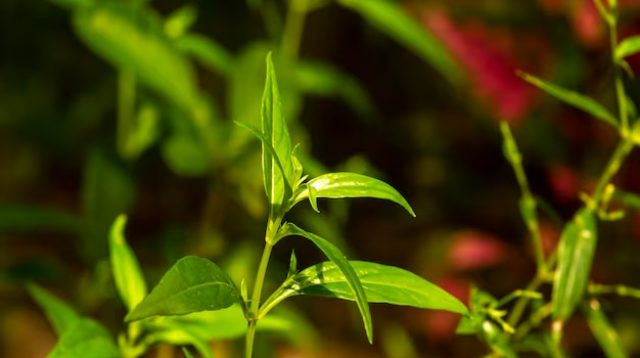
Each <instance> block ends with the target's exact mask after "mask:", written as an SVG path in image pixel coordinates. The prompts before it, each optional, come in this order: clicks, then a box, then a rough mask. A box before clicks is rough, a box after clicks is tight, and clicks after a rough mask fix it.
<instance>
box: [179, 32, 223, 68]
mask: <svg viewBox="0 0 640 358" xmlns="http://www.w3.org/2000/svg"><path fill="white" fill-rule="evenodd" d="M175 44H176V47H177V48H178V49H180V50H181V51H182V52H183V53H184V54H186V55H187V56H190V57H192V58H194V59H196V60H197V61H198V62H200V63H201V64H202V65H204V66H205V67H207V68H208V69H209V70H211V71H213V72H217V73H221V74H223V75H228V74H229V72H230V71H231V66H232V64H233V63H232V61H233V58H232V56H231V54H229V53H228V52H227V50H226V49H225V48H223V47H222V46H220V45H219V44H217V43H215V42H214V41H213V40H211V39H209V38H207V37H205V36H202V35H198V34H186V35H183V36H181V37H180V38H178V39H176V41H175Z"/></svg>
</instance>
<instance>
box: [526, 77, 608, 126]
mask: <svg viewBox="0 0 640 358" xmlns="http://www.w3.org/2000/svg"><path fill="white" fill-rule="evenodd" d="M519 75H520V76H521V77H522V78H523V79H524V80H525V81H527V82H529V83H530V84H532V85H534V86H536V87H538V88H539V89H541V90H543V91H544V92H547V93H548V94H550V95H551V96H553V97H555V98H557V99H559V100H560V101H562V102H564V103H566V104H568V105H570V106H573V107H575V108H578V109H580V110H582V111H584V112H586V113H589V114H590V115H592V116H594V117H595V118H597V119H600V120H601V121H603V122H605V123H607V124H610V125H612V126H613V127H614V128H617V127H618V121H617V120H616V117H614V116H613V115H612V114H611V113H610V112H609V111H608V110H607V109H606V108H604V106H603V105H601V104H600V103H598V102H596V101H595V100H593V99H591V98H589V97H587V96H584V95H582V94H580V93H577V92H574V91H571V90H568V89H565V88H562V87H560V86H557V85H554V84H552V83H549V82H546V81H544V80H542V79H540V78H538V77H535V76H533V75H530V74H528V73H524V72H520V73H519Z"/></svg>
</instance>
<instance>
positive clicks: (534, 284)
mask: <svg viewBox="0 0 640 358" xmlns="http://www.w3.org/2000/svg"><path fill="white" fill-rule="evenodd" d="M546 281H547V276H546V274H545V273H543V272H541V271H538V274H537V275H536V277H534V278H533V280H531V282H530V283H529V285H527V288H525V289H524V291H537V290H538V288H540V286H542V284H543V283H545V282H546ZM530 301H531V298H530V297H527V296H522V297H520V298H519V299H518V300H517V301H516V303H515V305H514V306H513V309H512V310H511V313H509V318H508V319H507V323H509V325H511V326H512V327H515V326H517V324H518V321H520V318H521V317H522V315H523V314H524V310H525V309H526V308H527V305H528V304H529V302H530Z"/></svg>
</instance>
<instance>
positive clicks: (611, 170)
mask: <svg viewBox="0 0 640 358" xmlns="http://www.w3.org/2000/svg"><path fill="white" fill-rule="evenodd" d="M631 149H633V142H632V140H631V138H630V137H629V136H623V139H622V141H621V142H620V143H618V146H617V147H616V150H615V152H614V153H613V155H612V156H611V159H609V163H608V164H607V167H606V168H605V170H604V172H603V173H602V175H601V176H600V179H598V184H597V185H596V189H595V191H594V192H593V196H592V198H591V202H590V203H589V205H590V208H591V209H592V210H597V208H598V207H599V206H600V203H601V202H602V197H603V195H604V191H605V188H606V187H607V185H609V183H610V182H611V179H612V178H613V176H614V175H616V173H618V170H620V167H621V166H622V163H623V162H624V160H625V159H626V158H627V156H628V155H629V153H630V152H631Z"/></svg>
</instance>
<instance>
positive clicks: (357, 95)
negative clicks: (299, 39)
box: [295, 61, 374, 119]
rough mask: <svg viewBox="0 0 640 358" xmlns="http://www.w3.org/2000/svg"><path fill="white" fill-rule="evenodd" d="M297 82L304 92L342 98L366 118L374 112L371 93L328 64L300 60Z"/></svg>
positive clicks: (297, 85) (296, 73) (297, 68)
mask: <svg viewBox="0 0 640 358" xmlns="http://www.w3.org/2000/svg"><path fill="white" fill-rule="evenodd" d="M295 84H296V87H297V88H298V89H299V90H300V91H301V92H304V93H308V94H312V95H317V96H334V97H338V98H340V99H342V100H343V101H344V102H345V103H346V104H348V105H349V106H351V108H353V110H354V111H356V112H357V113H358V114H359V115H360V116H362V117H363V118H364V119H368V117H369V116H371V115H372V114H373V112H374V108H373V104H372V102H371V99H370V98H369V95H368V94H367V92H365V90H364V89H363V88H362V86H361V85H360V84H359V83H358V81H357V80H356V79H355V78H354V77H352V76H351V75H349V74H348V73H345V72H341V71H339V70H338V69H336V68H333V67H331V66H330V65H328V64H324V63H319V62H309V61H301V62H299V63H298V64H297V65H296V67H295Z"/></svg>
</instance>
